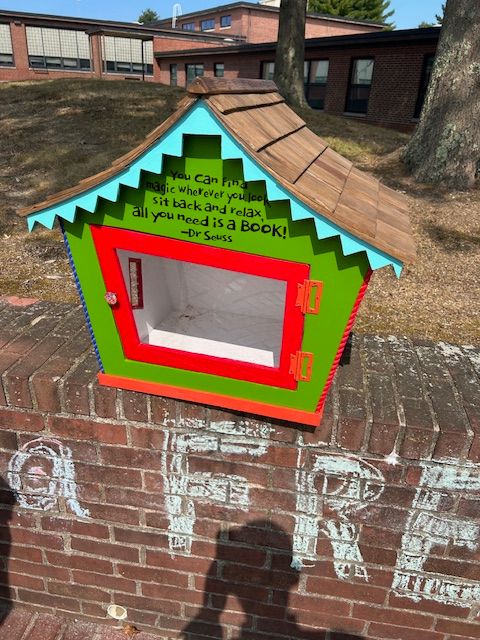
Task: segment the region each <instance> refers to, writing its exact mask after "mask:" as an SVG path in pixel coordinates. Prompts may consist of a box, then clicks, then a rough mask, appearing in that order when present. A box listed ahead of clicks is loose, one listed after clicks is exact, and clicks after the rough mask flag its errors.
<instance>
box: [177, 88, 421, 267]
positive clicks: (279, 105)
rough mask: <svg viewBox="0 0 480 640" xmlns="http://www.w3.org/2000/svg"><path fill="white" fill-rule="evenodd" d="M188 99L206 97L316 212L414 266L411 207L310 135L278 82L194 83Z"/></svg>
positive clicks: (225, 121) (246, 143)
mask: <svg viewBox="0 0 480 640" xmlns="http://www.w3.org/2000/svg"><path fill="white" fill-rule="evenodd" d="M189 92H190V93H193V94H195V95H198V96H203V99H204V100H205V101H206V102H207V103H208V105H209V106H210V108H211V109H212V110H213V111H214V113H215V115H216V116H217V117H218V119H219V120H220V121H221V122H222V123H223V124H224V126H225V127H226V128H227V129H228V130H229V131H230V132H231V133H232V134H233V135H234V137H235V138H236V139H237V140H238V141H239V142H240V143H241V144H242V145H243V146H244V147H246V148H247V149H248V151H249V152H250V154H251V155H252V156H254V158H255V159H256V160H257V161H258V162H259V163H260V164H261V165H262V166H263V167H264V168H265V169H266V170H267V171H269V172H270V173H272V174H273V175H274V176H275V177H276V178H277V179H278V180H279V182H281V183H282V184H283V185H284V186H285V187H286V188H287V189H288V190H289V191H291V192H292V193H293V194H294V195H296V196H297V197H298V198H299V199H301V200H303V201H304V202H305V203H306V204H308V205H309V206H310V207H311V208H313V209H314V210H316V211H318V212H319V213H320V214H321V215H323V216H325V217H326V218H328V219H329V220H331V221H332V222H334V223H335V224H337V225H338V226H339V227H341V228H342V229H344V230H345V231H348V232H350V233H351V234H352V235H354V236H356V237H358V238H360V239H362V240H365V241H366V242H368V243H369V244H371V245H373V246H374V247H376V248H377V249H380V250H381V251H384V252H385V253H388V254H389V255H391V256H393V257H395V258H398V259H400V260H401V261H402V262H412V261H413V260H414V258H415V245H414V241H413V237H412V234H411V230H410V220H409V216H408V205H407V203H406V199H405V198H404V197H403V196H402V195H401V194H399V193H398V192H396V191H394V190H393V189H390V188H389V187H386V186H385V185H383V184H381V183H380V182H379V181H378V180H377V179H376V178H373V177H372V176H369V175H368V174H366V173H364V172H362V171H360V170H359V169H356V168H355V167H354V166H353V165H352V163H351V162H350V161H349V160H347V159H346V158H344V157H343V156H341V155H339V154H338V153H336V152H335V151H333V149H331V148H330V147H329V146H328V144H327V143H326V142H325V141H324V140H322V139H321V138H319V137H318V136H317V135H316V134H315V133H313V132H312V131H310V129H308V127H307V126H306V124H305V122H304V121H303V120H302V119H301V118H300V117H299V116H297V114H296V113H295V112H294V111H292V110H291V109H290V108H289V107H288V106H287V105H286V103H285V101H284V99H283V98H282V96H281V95H280V94H279V93H278V89H277V87H276V85H275V84H274V83H273V82H267V81H262V80H244V81H242V83H241V84H240V82H239V81H231V80H224V79H217V78H196V79H195V80H194V81H193V82H192V84H191V85H190V87H189Z"/></svg>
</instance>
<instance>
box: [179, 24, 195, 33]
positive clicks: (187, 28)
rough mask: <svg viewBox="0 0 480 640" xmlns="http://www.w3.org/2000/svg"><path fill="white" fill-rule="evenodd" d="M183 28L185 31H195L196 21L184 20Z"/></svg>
mask: <svg viewBox="0 0 480 640" xmlns="http://www.w3.org/2000/svg"><path fill="white" fill-rule="evenodd" d="M182 29H183V31H195V22H184V23H183V24H182Z"/></svg>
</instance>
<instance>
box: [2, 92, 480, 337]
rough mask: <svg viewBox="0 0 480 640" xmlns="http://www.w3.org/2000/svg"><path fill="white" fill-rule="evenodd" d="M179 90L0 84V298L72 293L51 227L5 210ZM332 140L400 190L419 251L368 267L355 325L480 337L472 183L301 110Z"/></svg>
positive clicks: (85, 172) (102, 157) (39, 191)
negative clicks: (408, 165)
mask: <svg viewBox="0 0 480 640" xmlns="http://www.w3.org/2000/svg"><path fill="white" fill-rule="evenodd" d="M182 95H183V91H182V90H181V89H176V88H170V87H164V86H159V85H149V84H142V83H138V82H127V81H116V82H106V81H98V80H73V81H72V80H55V81H48V82H38V83H32V82H24V83H5V84H0V118H1V122H2V135H1V136H0V194H1V196H2V199H1V200H0V247H1V251H0V295H19V296H26V297H38V298H43V299H47V300H64V301H76V300H77V294H76V291H75V287H74V284H73V279H72V277H71V273H70V268H69V266H68V262H67V259H66V256H65V251H64V248H63V243H62V241H61V235H60V231H59V229H58V228H57V229H54V230H53V231H47V230H45V229H37V230H35V232H34V233H32V234H28V233H27V232H26V223H25V220H23V219H21V218H18V217H17V216H16V215H15V212H16V211H17V210H18V209H19V208H21V207H24V206H27V205H29V204H34V203H35V202H38V201H40V200H42V199H43V198H45V197H46V196H47V195H49V194H52V193H55V192H56V191H59V190H60V189H63V188H66V187H69V186H72V185H73V184H75V183H76V182H78V181H79V180H80V179H82V178H85V177H87V176H89V175H92V174H93V173H96V172H98V171H101V170H102V169H104V168H105V167H106V166H108V165H109V164H110V163H111V162H112V160H114V159H115V158H117V157H119V156H121V155H122V154H124V153H126V152H127V151H128V150H129V149H131V148H132V147H134V146H135V145H137V144H138V143H139V142H141V140H142V139H143V137H144V136H145V135H146V134H147V133H148V132H149V131H150V130H151V129H153V128H154V127H155V126H157V125H158V124H159V123H160V122H162V120H164V119H165V118H166V117H167V116H168V115H169V114H170V113H171V112H172V111H173V110H174V108H175V104H176V102H177V100H178V99H179V98H180V97H182ZM301 115H302V116H303V117H304V119H305V120H306V121H307V124H308V125H309V127H310V128H311V129H313V130H314V131H315V132H316V133H317V134H318V135H320V136H322V137H323V138H325V139H326V140H327V141H328V142H329V143H330V144H331V146H332V147H333V148H334V149H335V150H336V151H338V152H339V153H342V154H343V155H345V156H346V157H348V158H349V159H351V160H352V161H353V162H355V164H356V165H357V166H358V167H359V168H361V169H363V170H366V171H369V172H371V173H372V174H374V175H375V176H376V177H378V178H380V179H381V180H382V181H383V182H385V183H386V184H388V185H389V186H391V187H392V188H395V189H398V190H399V191H402V192H403V193H405V194H406V195H407V197H408V199H409V203H410V215H411V220H412V226H413V231H414V234H415V239H416V243H417V253H418V256H417V260H416V262H415V264H414V265H412V266H408V267H407V268H405V270H404V272H403V274H402V277H401V278H400V279H399V280H397V278H396V277H395V276H394V274H393V270H392V269H391V268H390V267H388V268H385V269H381V270H379V271H376V272H375V273H374V276H373V277H372V280H371V285H370V287H369V290H368V293H367V295H366V297H365V299H364V302H363V303H362V307H361V309H360V312H359V315H358V318H357V322H356V325H355V329H356V330H357V331H364V332H370V333H377V334H380V335H387V334H395V335H408V336H411V337H415V338H419V339H422V338H424V339H431V340H444V341H447V342H452V343H454V344H474V345H479V344H480V277H479V276H480V191H479V189H478V188H477V189H475V190H472V191H470V192H465V193H463V192H449V191H446V190H442V189H438V188H431V187H428V186H424V185H417V184H415V183H414V182H413V181H412V180H411V179H410V178H409V177H408V176H407V175H406V173H405V170H404V168H403V165H402V163H401V160H400V156H401V149H402V147H403V146H404V145H405V144H406V142H407V141H408V136H407V135H405V134H401V133H398V132H395V131H391V130H387V129H381V128H378V127H372V126H369V125H365V124H364V123H361V122H357V121H351V120H346V119H344V118H339V117H334V116H329V115H327V114H323V113H321V112H314V111H308V112H305V113H302V114H301Z"/></svg>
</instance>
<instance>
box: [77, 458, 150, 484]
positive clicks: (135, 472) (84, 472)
mask: <svg viewBox="0 0 480 640" xmlns="http://www.w3.org/2000/svg"><path fill="white" fill-rule="evenodd" d="M75 472H76V480H77V482H99V483H101V484H102V485H105V486H107V487H109V486H112V485H114V486H120V487H129V488H141V486H142V474H141V472H140V470H139V469H122V468H119V467H107V466H105V465H87V464H76V465H75Z"/></svg>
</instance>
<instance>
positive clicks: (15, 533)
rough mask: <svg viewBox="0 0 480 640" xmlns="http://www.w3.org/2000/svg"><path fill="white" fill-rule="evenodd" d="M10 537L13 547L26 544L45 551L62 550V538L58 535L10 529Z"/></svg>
mask: <svg viewBox="0 0 480 640" xmlns="http://www.w3.org/2000/svg"><path fill="white" fill-rule="evenodd" d="M10 536H11V540H12V543H13V544H14V545H16V544H24V545H25V544H27V545H32V546H34V547H41V548H45V549H63V538H61V537H60V536H58V535H53V534H52V535H49V534H45V533H39V532H38V531H29V530H28V529H16V528H13V527H11V528H10Z"/></svg>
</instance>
